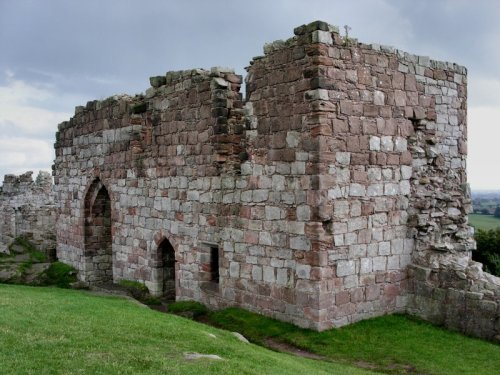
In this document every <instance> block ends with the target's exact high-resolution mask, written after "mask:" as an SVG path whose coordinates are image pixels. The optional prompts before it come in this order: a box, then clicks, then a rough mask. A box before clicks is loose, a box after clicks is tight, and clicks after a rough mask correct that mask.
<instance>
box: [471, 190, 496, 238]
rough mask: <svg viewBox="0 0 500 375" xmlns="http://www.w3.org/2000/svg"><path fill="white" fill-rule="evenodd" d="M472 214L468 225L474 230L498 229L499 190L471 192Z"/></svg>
mask: <svg viewBox="0 0 500 375" xmlns="http://www.w3.org/2000/svg"><path fill="white" fill-rule="evenodd" d="M472 205H473V210H474V213H472V214H470V215H469V222H470V224H471V225H472V226H473V227H474V228H476V229H483V230H490V229H496V228H498V227H500V190H475V191H472Z"/></svg>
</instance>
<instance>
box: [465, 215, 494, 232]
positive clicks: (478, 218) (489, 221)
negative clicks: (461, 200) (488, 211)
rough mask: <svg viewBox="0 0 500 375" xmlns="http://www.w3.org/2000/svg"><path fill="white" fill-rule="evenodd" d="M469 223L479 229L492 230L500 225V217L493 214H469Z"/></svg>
mask: <svg viewBox="0 0 500 375" xmlns="http://www.w3.org/2000/svg"><path fill="white" fill-rule="evenodd" d="M469 223H470V224H471V225H472V226H473V227H474V228H477V229H484V230H490V229H495V228H498V227H500V219H498V218H496V217H494V216H493V215H479V214H469Z"/></svg>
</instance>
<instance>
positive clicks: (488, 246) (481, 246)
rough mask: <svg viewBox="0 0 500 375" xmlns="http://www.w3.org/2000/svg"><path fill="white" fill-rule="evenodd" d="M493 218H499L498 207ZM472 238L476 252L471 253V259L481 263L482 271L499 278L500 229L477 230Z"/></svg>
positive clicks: (499, 209)
mask: <svg viewBox="0 0 500 375" xmlns="http://www.w3.org/2000/svg"><path fill="white" fill-rule="evenodd" d="M496 214H498V215H499V216H496ZM495 216H496V217H500V208H498V207H497V209H496V210H495ZM474 238H475V239H476V242H477V250H476V251H473V252H472V259H473V260H475V261H476V262H481V263H483V266H484V267H483V269H484V271H486V272H489V273H491V274H493V275H495V276H500V228H496V229H490V230H483V229H478V230H477V231H476V234H475V236H474Z"/></svg>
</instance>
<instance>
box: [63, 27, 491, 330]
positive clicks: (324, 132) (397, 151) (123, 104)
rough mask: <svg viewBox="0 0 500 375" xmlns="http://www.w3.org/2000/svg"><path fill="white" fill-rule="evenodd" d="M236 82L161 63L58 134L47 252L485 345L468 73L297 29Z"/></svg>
mask: <svg viewBox="0 0 500 375" xmlns="http://www.w3.org/2000/svg"><path fill="white" fill-rule="evenodd" d="M294 34H295V35H294V36H293V37H292V38H290V39H288V40H287V41H277V42H273V43H270V44H267V45H266V46H265V47H264V56H261V57H257V58H254V59H253V60H252V61H251V63H250V66H249V67H248V68H247V75H246V78H245V84H246V97H245V99H243V97H242V95H241V93H240V87H241V84H242V77H241V76H238V75H236V74H234V72H233V71H232V70H230V69H225V68H212V69H211V70H200V69H196V70H187V71H181V72H169V73H167V74H166V75H164V76H156V77H152V78H151V79H150V83H151V87H150V88H149V89H147V90H146V93H145V95H142V96H136V97H134V98H131V97H126V96H125V97H120V98H118V97H116V98H110V99H107V100H105V101H101V102H97V101H96V102H89V103H87V105H86V106H85V107H77V109H76V112H75V116H73V117H72V118H71V119H70V120H69V121H68V122H65V123H63V124H61V125H60V126H59V130H58V134H57V141H56V144H55V149H56V160H55V164H54V181H55V186H54V191H55V194H56V199H57V202H58V205H59V206H58V215H59V216H58V222H57V226H56V231H57V254H58V257H59V259H60V260H62V261H64V262H66V263H69V264H71V265H73V266H75V267H76V268H77V269H79V270H80V277H81V279H82V281H83V282H86V283H88V284H90V285H92V284H97V283H101V282H108V281H115V282H116V281H119V280H121V279H131V280H137V281H140V282H144V283H145V284H146V285H147V286H148V288H149V289H150V291H151V292H152V293H154V294H157V295H166V296H169V298H173V297H175V298H176V299H181V300H182V299H194V300H198V301H201V302H203V303H206V304H208V305H210V306H212V307H214V308H217V307H224V306H234V305H237V306H242V307H245V308H247V309H250V310H254V311H259V312H261V313H263V314H266V315H269V316H273V317H276V318H279V319H283V320H287V321H291V322H293V323H295V324H298V325H300V326H304V327H310V328H314V329H318V330H322V329H327V328H330V327H336V326H341V325H345V324H349V323H352V322H354V321H357V320H360V319H364V318H367V317H372V316H377V315H381V314H386V313H393V312H409V313H412V314H415V315H418V316H422V317H424V318H426V319H429V320H431V321H434V322H436V323H440V324H446V325H448V326H450V327H453V328H456V329H459V330H461V331H463V332H467V333H470V334H475V335H478V336H482V337H487V338H494V337H495V336H497V335H498V334H499V326H498V324H499V323H498V316H499V311H500V310H499V309H500V307H499V306H500V304H499V298H500V289H499V288H500V283H499V282H498V280H497V279H496V278H494V277H493V276H491V275H487V274H483V272H482V270H481V266H480V265H479V264H477V263H475V262H473V261H472V260H471V250H472V249H473V248H474V241H473V237H472V234H473V233H472V230H471V228H470V227H469V225H468V222H467V213H468V212H469V210H470V207H471V203H470V197H469V195H468V190H467V185H466V183H467V179H466V168H465V167H466V154H467V147H466V144H467V133H466V121H467V119H466V111H467V97H466V95H467V89H466V84H467V71H466V69H465V68H463V67H461V66H459V65H456V64H451V63H445V62H438V61H433V60H430V59H429V58H428V57H424V56H415V55H411V54H408V53H405V52H401V51H399V50H396V49H394V48H391V47H386V46H379V45H366V44H362V43H358V42H357V41H356V40H354V39H351V38H347V37H341V36H340V34H339V32H338V29H337V28H336V27H334V26H331V25H328V24H326V23H324V22H320V21H317V22H313V23H311V24H309V25H303V26H300V27H298V28H296V29H295V31H294Z"/></svg>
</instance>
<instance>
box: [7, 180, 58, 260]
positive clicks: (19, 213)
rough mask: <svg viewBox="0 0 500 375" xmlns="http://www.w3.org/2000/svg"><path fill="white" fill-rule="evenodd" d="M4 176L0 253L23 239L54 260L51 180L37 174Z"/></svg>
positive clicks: (53, 201)
mask: <svg viewBox="0 0 500 375" xmlns="http://www.w3.org/2000/svg"><path fill="white" fill-rule="evenodd" d="M32 175H33V172H31V171H30V172H26V173H24V174H22V175H20V176H16V175H13V174H8V175H5V177H4V180H3V185H2V186H1V187H0V217H1V219H0V253H5V252H7V251H8V250H7V247H8V245H9V244H10V243H11V242H12V240H14V239H15V238H16V237H19V236H21V237H24V238H26V239H27V240H29V241H30V242H31V243H33V244H34V245H35V246H37V248H39V249H40V250H41V251H43V252H45V253H46V254H47V255H48V256H49V257H54V256H55V248H56V241H55V222H56V212H57V209H56V204H55V195H54V192H53V190H52V189H53V184H52V176H51V175H50V173H48V172H43V171H40V172H39V174H38V176H37V177H36V179H35V181H33V177H32Z"/></svg>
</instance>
